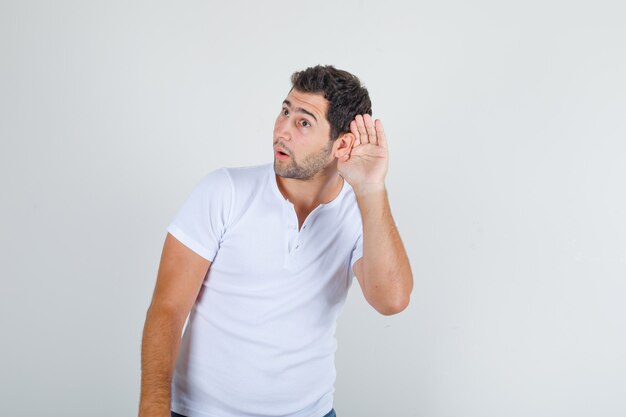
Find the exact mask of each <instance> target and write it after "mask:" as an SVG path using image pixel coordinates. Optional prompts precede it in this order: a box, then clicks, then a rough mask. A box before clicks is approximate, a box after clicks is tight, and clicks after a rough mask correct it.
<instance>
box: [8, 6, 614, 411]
mask: <svg viewBox="0 0 626 417" xmlns="http://www.w3.org/2000/svg"><path fill="white" fill-rule="evenodd" d="M0 5H1V6H0V60H1V65H0V138H1V148H0V178H1V180H0V181H1V185H2V204H1V210H2V212H1V216H0V221H1V224H0V226H1V230H2V231H1V234H0V236H2V237H1V239H2V240H1V245H2V246H1V251H0V261H1V269H0V271H1V272H0V273H1V277H2V287H1V288H2V290H1V291H0V323H1V326H2V327H1V331H2V343H1V344H0V369H1V371H0V383H1V388H2V389H0V404H2V413H3V414H5V415H11V416H40V415H49V416H61V415H62V416H131V415H136V412H137V407H138V400H139V386H140V344H141V333H142V330H143V324H144V320H145V313H146V309H147V307H148V305H149V302H150V298H151V296H152V290H153V286H154V282H155V278H156V272H157V268H158V261H159V258H160V254H161V248H162V244H163V239H164V238H165V233H166V232H165V228H166V226H167V225H168V224H169V221H170V220H171V219H172V217H173V215H174V214H175V212H176V210H177V209H178V207H179V206H180V205H181V204H182V202H183V201H184V199H185V198H186V197H187V195H188V194H189V192H190V191H191V189H192V188H193V186H194V185H195V184H196V182H197V181H198V180H199V179H200V178H201V177H202V176H203V175H205V174H206V173H207V172H209V171H211V170H213V169H216V168H218V167H220V166H243V165H253V164H261V163H266V162H270V161H271V160H272V157H273V155H272V146H271V145H272V143H271V141H272V136H271V135H272V127H273V122H274V119H275V117H276V115H277V114H278V112H279V110H280V103H281V101H282V100H283V98H284V97H285V96H286V94H287V92H288V90H289V87H290V84H289V76H290V75H291V73H292V72H293V71H296V70H300V69H304V68H306V67H307V66H311V65H315V64H333V65H335V66H337V67H339V68H343V69H346V70H348V71H351V72H353V73H355V74H356V75H358V76H359V77H360V78H361V80H362V81H363V82H364V83H365V85H366V86H367V87H368V89H369V91H370V94H371V98H372V101H373V110H374V117H378V118H381V119H382V121H383V124H384V126H385V128H386V132H387V136H388V139H389V147H390V168H389V175H388V180H387V185H388V190H389V196H390V201H391V205H392V210H393V214H394V216H395V220H396V222H397V224H398V226H399V229H400V233H401V236H402V237H403V240H404V243H405V245H406V248H407V250H408V252H409V256H410V259H411V264H412V267H413V272H414V276H415V289H414V292H413V295H412V299H411V304H410V306H409V307H408V308H407V309H406V310H405V311H404V312H402V313H401V314H399V315H396V316H391V317H385V316H381V315H379V314H378V313H376V312H375V310H374V309H372V308H371V307H370V306H369V305H368V304H367V303H366V302H365V300H364V298H363V295H362V293H361V291H360V288H359V286H358V283H357V282H356V281H355V282H354V285H353V287H352V289H351V292H350V294H349V298H348V300H347V303H346V306H345V308H344V311H343V314H342V316H341V317H340V320H339V328H338V332H337V338H338V341H339V349H338V351H337V371H338V377H337V383H336V392H335V396H336V397H335V409H336V410H337V413H338V416H340V417H378V416H398V417H408V416H419V417H473V416H476V417H478V416H481V417H496V416H498V417H499V416H537V417H543V416H545V417H552V416H559V417H561V416H562V417H566V416H567V417H573V416H603V417H611V416H624V415H626V396H625V395H624V393H626V355H625V352H626V331H625V330H626V307H625V302H624V300H625V299H626V237H625V236H626V219H625V215H624V214H625V213H626V196H625V192H624V190H625V189H626V187H625V179H626V167H625V160H626V145H625V139H626V122H625V115H626V77H625V76H624V74H626V29H625V26H624V19H623V17H624V11H625V10H624V6H623V5H622V2H619V1H614V2H603V1H594V2H592V1H586V2H579V1H550V0H548V1H524V2H501V1H473V2H469V1H468V2H465V1H460V0H454V1H446V0H444V1H438V2H432V1H428V2H426V1H422V2H409V1H404V2H387V3H385V4H383V2H375V1H369V0H367V1H366V0H359V1H355V0H350V1H344V2H326V1H314V2H311V1H309V2H291V1H269V2H252V1H249V2H231V3H225V2H206V1H187V2H185V1H183V2H174V1H171V2H166V1H160V0H159V1H55V2H48V1H41V0H40V1H24V0H20V1H18V0H14V1H12V0H9V1H7V0H2V1H1V2H0Z"/></svg>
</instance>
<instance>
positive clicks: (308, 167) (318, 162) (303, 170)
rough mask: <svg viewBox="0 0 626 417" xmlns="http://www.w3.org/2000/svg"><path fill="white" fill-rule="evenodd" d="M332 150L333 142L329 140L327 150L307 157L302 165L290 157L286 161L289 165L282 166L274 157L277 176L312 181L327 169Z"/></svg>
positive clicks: (324, 149)
mask: <svg viewBox="0 0 626 417" xmlns="http://www.w3.org/2000/svg"><path fill="white" fill-rule="evenodd" d="M332 148H333V141H330V140H329V141H328V144H327V145H326V147H325V148H323V149H321V150H320V151H319V152H317V153H312V154H309V155H307V156H305V157H304V159H303V160H302V163H300V164H298V163H297V162H296V160H295V159H294V158H293V156H291V155H289V157H290V159H289V160H288V161H285V162H289V163H288V164H281V163H280V162H279V161H277V160H276V157H274V171H275V172H276V175H278V176H280V177H283V178H294V179H299V180H310V179H311V178H313V177H314V176H315V175H316V174H317V173H319V172H320V171H322V170H323V169H324V168H326V166H327V164H328V162H327V161H328V156H329V155H330V154H331V152H332Z"/></svg>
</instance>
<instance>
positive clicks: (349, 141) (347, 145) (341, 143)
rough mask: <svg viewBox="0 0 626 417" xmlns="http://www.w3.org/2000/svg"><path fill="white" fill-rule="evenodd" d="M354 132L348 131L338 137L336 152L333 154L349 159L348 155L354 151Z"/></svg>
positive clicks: (339, 157)
mask: <svg viewBox="0 0 626 417" xmlns="http://www.w3.org/2000/svg"><path fill="white" fill-rule="evenodd" d="M354 140H355V137H354V134H353V133H352V132H346V133H342V134H341V135H339V137H338V138H337V139H335V145H334V148H335V150H334V152H333V155H334V156H335V158H338V159H347V158H346V156H349V155H350V152H352V146H354Z"/></svg>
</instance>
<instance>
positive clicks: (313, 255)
mask: <svg viewBox="0 0 626 417" xmlns="http://www.w3.org/2000/svg"><path fill="white" fill-rule="evenodd" d="M167 231H168V232H169V233H171V234H172V235H173V236H174V237H176V239H178V240H179V241H181V242H182V243H183V244H185V245H186V246H187V247H189V248H190V249H191V250H193V251H194V252H196V253H197V254H199V255H200V256H202V257H204V258H206V259H208V260H210V261H212V264H211V267H210V269H209V272H208V274H207V276H206V277H205V280H204V283H203V285H202V288H201V290H200V293H199V295H198V298H197V300H196V302H195V304H194V306H193V308H192V309H191V313H190V316H189V321H188V323H187V327H186V329H185V332H184V334H183V337H182V341H181V347H180V352H179V355H178V359H177V362H176V368H175V371H174V375H173V380H172V403H171V408H172V410H173V411H175V412H177V413H180V414H183V415H186V416H188V417H262V416H263V417H270V416H275V417H278V416H280V417H321V416H323V415H325V414H326V413H328V412H329V411H330V410H331V408H332V407H333V393H334V391H335V389H334V383H335V375H336V373H335V351H336V348H337V341H336V339H335V329H336V319H337V317H338V315H339V313H340V311H341V309H342V307H343V305H344V303H345V300H346V296H347V292H348V289H349V288H350V286H351V284H352V280H353V277H354V275H353V272H352V266H353V265H354V262H356V260H358V259H359V258H360V257H361V256H362V254H363V247H362V223H361V213H360V211H359V208H358V206H357V203H356V198H355V196H354V193H353V191H352V187H350V185H349V184H348V183H347V182H346V181H344V185H343V188H342V190H341V192H340V193H339V195H338V196H337V197H336V198H335V199H334V200H332V201H331V202H329V203H328V204H321V205H319V206H318V207H317V208H315V209H314V210H313V211H312V212H311V213H310V214H309V215H308V217H307V218H306V220H305V221H304V223H303V224H302V228H301V229H300V230H298V218H297V215H296V212H295V209H294V206H293V204H291V203H290V202H289V201H288V200H286V199H285V198H284V197H283V195H282V194H281V193H280V191H279V189H278V186H277V183H276V177H275V173H274V166H273V164H265V165H260V166H254V167H245V168H221V169H218V170H216V171H213V172H211V173H209V174H207V175H206V176H205V177H204V178H203V179H202V180H201V181H200V182H199V183H198V184H197V186H196V187H195V189H194V190H193V192H192V193H191V195H190V196H189V198H188V199H187V200H186V202H185V203H184V204H183V206H182V207H181V208H180V209H179V211H178V213H177V214H176V216H175V217H174V220H173V221H172V223H171V224H170V225H169V226H168V228H167Z"/></svg>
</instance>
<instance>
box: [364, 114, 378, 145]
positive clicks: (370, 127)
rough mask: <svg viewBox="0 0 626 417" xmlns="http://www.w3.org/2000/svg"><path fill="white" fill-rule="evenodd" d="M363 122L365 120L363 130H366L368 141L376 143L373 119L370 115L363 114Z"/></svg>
mask: <svg viewBox="0 0 626 417" xmlns="http://www.w3.org/2000/svg"><path fill="white" fill-rule="evenodd" d="M363 122H365V130H366V131H367V137H368V140H369V142H370V143H373V144H374V145H378V140H377V139H376V128H375V127H374V121H373V120H372V116H370V115H369V114H367V113H366V114H364V115H363Z"/></svg>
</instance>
